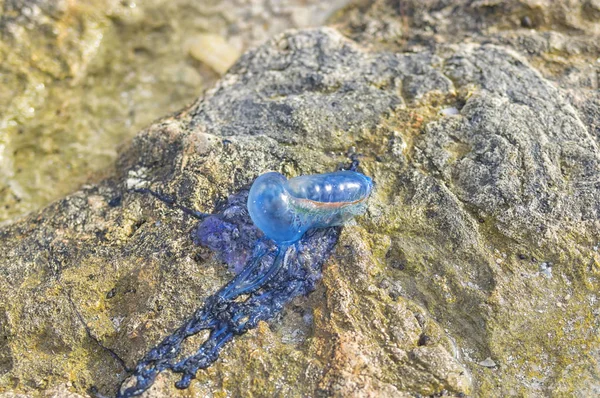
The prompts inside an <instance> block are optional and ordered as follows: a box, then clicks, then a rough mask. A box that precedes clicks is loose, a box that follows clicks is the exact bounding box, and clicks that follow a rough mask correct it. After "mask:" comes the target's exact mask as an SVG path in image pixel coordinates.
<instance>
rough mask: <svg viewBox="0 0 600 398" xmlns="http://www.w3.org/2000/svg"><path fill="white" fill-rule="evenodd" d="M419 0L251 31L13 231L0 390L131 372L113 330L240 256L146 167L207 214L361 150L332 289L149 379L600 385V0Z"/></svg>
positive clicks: (231, 384) (174, 313)
mask: <svg viewBox="0 0 600 398" xmlns="http://www.w3.org/2000/svg"><path fill="white" fill-rule="evenodd" d="M400 4H401V6H398V3H397V2H389V3H387V2H383V1H377V2H374V3H372V4H366V3H365V4H358V5H356V6H354V7H350V8H349V9H347V10H345V11H344V12H343V13H342V14H340V15H339V16H338V17H337V21H344V22H343V23H339V24H337V25H336V26H337V28H338V29H334V28H323V29H315V30H304V31H290V32H288V33H286V34H283V35H281V36H278V37H276V38H274V39H273V40H272V41H270V42H268V43H267V44H265V45H264V46H261V47H259V48H257V49H255V50H252V51H250V52H248V53H246V54H245V55H243V56H242V58H241V59H240V60H239V62H238V63H237V64H236V65H235V66H234V67H233V68H232V69H231V70H230V71H229V73H228V74H226V75H225V76H224V77H223V78H222V79H221V80H220V81H219V82H218V83H217V84H216V86H215V87H214V88H212V89H210V90H208V91H207V92H206V93H205V94H204V96H203V97H202V98H200V99H199V100H198V101H197V102H196V103H194V104H193V105H191V106H190V107H188V108H186V109H184V110H182V111H181V112H180V113H178V114H176V115H173V116H171V117H168V118H165V119H163V120H160V121H158V122H156V123H155V124H153V125H152V126H151V127H149V128H148V129H147V130H145V131H143V132H142V133H140V134H139V135H138V136H137V137H136V138H135V139H134V141H133V143H132V145H131V146H130V147H129V148H128V149H127V150H125V151H124V153H123V154H122V156H121V157H120V159H119V162H118V163H117V165H116V167H115V172H114V175H112V176H111V177H110V178H108V179H106V180H105V181H103V182H101V183H99V184H96V185H89V186H84V187H83V188H82V189H81V190H80V191H79V192H76V193H75V194H73V195H70V196H68V197H66V198H64V199H63V200H60V201H58V202H55V203H54V204H52V205H50V206H49V207H47V208H46V209H44V210H42V211H40V212H38V213H36V214H33V215H31V216H30V217H28V218H26V219H24V220H22V221H20V222H17V223H14V224H12V225H9V226H6V227H4V228H3V229H1V230H0V239H1V242H2V246H3V250H2V252H1V253H0V271H1V272H0V292H1V293H0V331H1V333H0V391H2V390H5V391H7V392H8V394H19V393H25V394H30V395H34V396H38V395H39V396H43V395H50V396H52V394H54V395H56V394H59V393H55V392H53V391H58V389H61V390H60V391H66V390H69V391H72V392H73V393H78V394H81V395H85V394H87V393H90V394H94V391H99V392H100V393H101V394H105V395H106V394H113V393H114V391H115V389H116V387H117V385H118V384H119V382H120V381H121V380H123V379H124V378H125V376H126V375H125V373H124V371H123V369H122V368H121V367H120V365H119V363H118V362H116V361H115V360H113V359H112V358H111V357H110V356H109V355H108V353H107V352H106V351H105V350H103V349H102V348H101V347H100V346H99V344H98V343H97V341H95V340H94V339H96V340H98V341H100V342H101V343H102V344H103V345H104V346H106V347H110V348H111V349H112V350H114V351H115V352H116V353H118V354H119V355H120V356H121V357H123V358H124V359H125V360H126V361H127V363H128V364H129V365H131V364H133V363H134V362H135V361H136V360H137V359H139V358H140V357H141V356H142V355H143V353H144V352H145V351H146V350H147V349H148V348H149V347H151V346H152V345H154V344H155V343H156V342H158V341H159V340H160V339H161V338H162V337H164V336H165V335H166V334H168V333H169V332H170V331H172V330H173V329H174V328H175V327H176V326H177V325H179V324H180V323H181V322H182V321H183V320H184V319H185V318H186V317H187V316H188V315H189V314H191V313H192V312H193V311H194V309H195V308H197V307H198V306H199V304H200V303H201V301H202V299H203V298H204V297H205V296H206V295H208V294H209V293H211V292H212V291H214V290H215V289H216V288H217V287H218V286H220V285H221V284H222V283H224V282H225V281H226V280H228V279H229V278H230V277H231V274H230V273H229V272H228V271H227V269H226V266H225V265H224V264H223V263H221V262H220V261H218V260H217V259H216V258H214V256H212V254H211V253H210V251H208V250H207V249H206V248H203V247H199V246H195V245H194V244H193V242H192V239H191V237H190V231H192V230H193V228H194V226H195V221H194V220H193V219H191V218H190V217H189V216H186V215H184V214H182V213H181V212H179V211H177V210H174V209H170V208H168V207H166V206H165V205H164V204H162V203H160V202H157V201H156V200H153V198H151V197H146V196H142V195H139V194H135V193H130V192H128V187H132V186H148V187H152V188H154V189H159V190H162V191H164V192H166V193H168V194H170V195H172V196H175V197H177V198H178V199H179V200H180V201H181V202H182V204H184V205H187V206H189V207H193V208H196V209H198V210H201V211H207V212H210V211H211V210H212V209H214V208H215V206H216V204H217V203H219V202H221V201H223V200H224V199H225V198H226V197H227V195H228V194H230V193H233V192H235V191H237V190H238V189H240V188H241V187H243V186H245V185H247V184H248V183H250V182H251V181H252V179H253V178H254V177H256V175H258V174H259V173H262V172H264V171H266V170H276V171H280V172H283V173H285V174H287V175H290V176H293V175H298V174H307V173H315V172H326V171H330V170H333V169H335V167H336V166H337V165H338V164H339V163H340V162H343V161H344V160H345V158H346V155H347V153H349V152H350V153H360V154H362V158H361V165H362V169H363V171H364V172H365V173H366V174H368V175H370V176H372V177H373V178H374V181H375V182H376V184H377V186H376V190H375V192H374V195H373V198H372V200H371V202H370V204H369V208H368V212H367V214H366V215H365V216H364V217H362V218H360V219H359V220H358V222H357V223H356V225H351V226H346V227H345V228H344V229H343V232H342V235H341V237H340V241H339V243H338V245H337V246H336V249H335V252H334V255H333V256H332V257H331V258H330V260H329V261H328V262H327V263H326V264H325V266H324V269H323V280H322V282H321V284H320V286H319V287H318V288H317V290H316V291H315V292H314V293H313V294H311V295H310V296H308V297H307V298H305V299H300V300H297V301H295V302H294V304H293V305H292V306H290V307H289V308H287V309H286V311H285V312H284V314H283V316H282V317H281V318H280V319H277V320H275V321H273V322H271V323H269V324H264V323H263V324H262V325H261V326H260V327H259V328H258V329H256V330H254V331H252V332H250V333H248V334H246V335H244V336H242V337H241V338H239V339H237V340H236V341H235V342H234V343H233V344H230V345H229V346H228V347H227V348H226V349H225V350H224V351H223V353H222V354H221V359H220V360H219V362H218V363H216V364H215V365H214V366H213V367H211V368H209V369H208V370H207V371H202V372H200V373H199V374H198V379H197V381H196V382H194V383H193V384H192V387H191V388H190V390H186V391H177V390H175V389H174V388H173V381H174V380H175V378H174V377H172V376H171V375H169V374H163V375H162V376H161V377H160V378H159V379H158V380H157V383H156V384H155V386H154V387H153V388H152V389H151V390H150V391H149V392H148V393H147V395H146V396H179V395H181V396H190V395H191V396H241V395H244V396H261V397H262V396H339V397H342V396H343V397H347V396H356V397H363V396H364V397H368V396H415V395H418V394H421V395H444V394H447V395H473V396H506V395H519V396H521V395H523V396H543V395H550V394H556V395H559V396H562V395H565V396H571V395H580V396H594V395H597V394H598V393H599V392H600V383H598V381H597V380H599V378H600V367H599V365H598V361H599V356H600V354H599V352H600V339H599V335H598V327H599V326H600V325H599V322H600V319H599V318H598V317H599V315H600V308H599V304H598V297H597V292H598V291H599V288H600V281H599V279H598V278H599V276H600V252H599V251H598V250H599V246H600V180H599V176H600V148H599V145H600V130H599V121H600V97H599V94H598V90H597V88H598V86H597V84H598V80H597V79H598V71H599V66H600V63H598V62H597V59H598V57H599V51H598V43H599V41H598V30H599V28H598V25H597V23H594V22H593V21H591V20H589V18H588V16H589V15H592V14H593V13H594V12H596V11H594V10H598V9H599V8H598V6H597V4H596V2H594V1H581V2H575V1H565V2H543V1H542V2H540V1H536V2H533V1H531V2H528V1H508V2H496V1H469V2H457V1H454V2H451V1H426V2H417V1H416V0H415V1H414V2H403V3H400ZM569 5H570V6H572V7H575V6H576V7H577V8H576V10H578V14H577V15H578V18H579V19H577V18H574V17H570V19H569V20H564V21H563V20H560V19H558V17H557V16H558V15H560V11H561V9H560V7H561V6H564V7H566V6H569ZM557 10H558V11H557ZM500 16H501V17H500ZM596 20H597V19H596ZM577 23H579V24H580V25H581V24H584V26H582V27H581V30H577V29H575V28H574V27H573V24H577ZM523 26H524V27H523ZM584 29H585V32H584ZM532 43H533V44H532ZM527 48H531V49H532V50H531V51H529V50H527ZM78 314H79V315H78ZM82 321H83V322H85V324H86V325H87V327H88V328H89V330H90V333H91V334H92V335H93V336H94V339H91V338H89V337H88V336H87V334H86V330H85V328H84V326H83V323H82ZM190 349H192V347H190ZM7 396H11V395H7Z"/></svg>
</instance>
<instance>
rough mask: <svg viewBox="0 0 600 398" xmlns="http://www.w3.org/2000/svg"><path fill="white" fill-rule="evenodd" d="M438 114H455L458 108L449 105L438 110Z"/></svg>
mask: <svg viewBox="0 0 600 398" xmlns="http://www.w3.org/2000/svg"><path fill="white" fill-rule="evenodd" d="M439 114H440V115H443V116H456V115H458V114H459V112H458V109H456V108H454V107H451V108H444V109H442V110H440V112H439Z"/></svg>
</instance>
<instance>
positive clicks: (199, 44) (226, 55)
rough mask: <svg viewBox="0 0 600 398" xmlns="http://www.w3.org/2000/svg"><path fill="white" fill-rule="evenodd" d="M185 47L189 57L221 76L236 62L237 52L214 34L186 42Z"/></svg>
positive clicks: (203, 35)
mask: <svg viewBox="0 0 600 398" xmlns="http://www.w3.org/2000/svg"><path fill="white" fill-rule="evenodd" d="M186 47H187V48H188V49H189V50H188V51H189V52H190V55H191V56H192V57H194V58H195V59H197V60H198V61H200V62H203V63H204V64H206V65H208V66H209V67H210V68H212V69H213V70H214V71H215V72H217V73H218V74H220V75H222V74H223V73H225V72H227V69H229V68H230V67H231V65H233V63H234V62H235V61H237V59H238V57H239V56H240V54H239V51H238V50H237V49H236V48H235V47H233V46H232V45H231V44H229V43H228V42H227V40H225V39H224V38H223V36H220V35H215V34H209V33H205V34H201V35H198V36H195V37H193V38H191V39H189V40H188V42H187V44H186Z"/></svg>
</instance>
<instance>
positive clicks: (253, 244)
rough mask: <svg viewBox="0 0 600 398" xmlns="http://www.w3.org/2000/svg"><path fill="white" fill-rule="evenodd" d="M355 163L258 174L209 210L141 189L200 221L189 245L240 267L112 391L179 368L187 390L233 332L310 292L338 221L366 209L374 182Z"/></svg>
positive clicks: (137, 388) (141, 385)
mask: <svg viewBox="0 0 600 398" xmlns="http://www.w3.org/2000/svg"><path fill="white" fill-rule="evenodd" d="M357 166H358V162H353V164H352V166H351V168H350V170H341V171H336V172H333V173H326V174H317V175H305V176H299V177H295V178H291V179H289V180H288V179H286V177H285V176H283V175H282V174H280V173H275V172H270V173H266V174H263V175H261V176H259V177H258V178H256V180H255V181H254V183H253V184H252V186H251V188H250V190H249V191H248V190H242V191H240V192H238V193H237V194H234V195H232V196H230V197H229V199H228V201H227V204H226V205H225V206H224V207H223V208H222V209H221V211H218V212H217V213H216V214H213V215H209V214H204V213H199V212H196V211H194V210H190V209H186V208H184V207H181V206H179V205H177V204H176V203H175V202H174V200H172V199H170V198H167V197H165V196H163V195H160V194H158V193H156V192H153V191H150V190H146V189H145V190H141V191H142V192H146V193H151V194H152V195H154V196H156V197H157V198H159V199H161V200H163V201H165V202H167V203H168V204H169V205H172V206H176V207H178V208H181V209H182V210H184V211H185V212H186V213H188V214H191V215H193V216H195V217H197V218H200V219H202V221H201V222H200V223H199V225H198V227H197V228H196V229H195V230H194V232H193V239H194V241H195V243H198V244H202V245H205V246H208V247H209V248H211V249H212V250H214V251H215V252H216V253H217V254H218V255H219V256H220V257H221V258H222V259H223V260H224V261H225V262H226V263H227V264H228V265H230V266H231V267H233V269H234V270H236V269H238V268H240V267H241V264H244V265H243V268H242V269H241V271H239V273H238V274H237V275H236V276H235V277H234V278H233V279H232V280H231V281H230V282H229V283H227V284H226V285H225V286H223V287H222V288H221V289H219V290H218V291H217V292H216V293H214V294H213V295H211V296H209V297H208V298H207V299H206V300H205V303H204V306H203V307H202V308H200V309H198V310H197V311H196V312H195V314H194V315H193V316H192V317H191V318H190V319H189V320H188V321H187V322H186V323H185V324H184V325H182V326H181V327H180V328H179V329H177V330H176V331H175V332H174V333H173V334H171V335H170V336H168V337H166V338H165V339H164V340H163V341H162V342H161V343H160V344H158V345H157V346H156V347H154V348H153V349H151V350H150V351H149V352H148V353H147V354H146V355H145V356H144V357H143V358H142V359H141V360H140V361H139V362H138V363H137V365H136V367H135V369H134V370H133V372H132V376H133V385H130V386H129V387H125V382H124V385H123V386H122V387H121V389H120V390H119V392H118V394H117V396H118V397H123V398H126V397H132V396H136V395H139V394H141V393H143V392H144V391H145V390H147V389H148V388H149V387H150V386H151V385H152V383H153V382H154V379H155V378H156V376H157V375H158V374H159V373H160V372H162V371H163V370H167V369H169V370H171V371H173V372H176V373H181V374H182V376H181V380H179V381H178V382H177V383H176V384H175V386H176V387H177V388H180V389H183V388H187V387H188V386H189V385H190V382H191V380H192V379H193V378H195V376H196V373H197V372H198V370H199V369H205V368H207V367H208V366H210V365H211V364H212V363H213V362H214V361H215V360H217V358H218V356H219V352H220V350H221V349H222V347H223V346H224V345H225V344H226V343H227V342H228V341H230V340H232V339H233V337H234V336H236V335H241V334H243V333H245V332H246V331H248V330H250V329H252V328H254V327H256V326H257V324H258V322H259V321H261V320H268V319H271V318H272V317H273V316H275V315H276V314H278V313H279V312H280V311H281V310H282V309H283V307H284V306H285V304H287V303H288V302H289V301H291V300H292V299H293V298H294V297H297V296H299V295H303V294H308V293H309V292H311V291H312V290H314V288H315V284H316V282H317V281H318V280H319V278H320V275H321V274H320V271H321V266H322V264H323V263H324V262H325V260H326V259H327V257H328V256H329V253H330V252H331V250H332V249H333V247H334V245H335V243H336V242H337V238H338V236H339V226H341V225H343V224H344V223H345V222H346V221H348V220H350V219H351V218H353V217H354V216H356V215H360V214H362V213H363V212H364V211H365V209H366V202H367V199H368V197H369V195H370V193H371V190H372V188H373V182H372V180H371V178H369V177H367V176H365V175H363V174H361V173H359V172H357V171H356V168H357ZM284 270H285V272H284ZM241 299H243V300H241ZM202 330H209V331H210V334H209V336H208V338H207V339H206V341H205V342H204V343H203V344H202V345H201V347H200V348H199V349H198V350H197V351H196V353H195V354H193V355H191V356H189V357H187V358H178V357H179V354H180V352H181V344H182V343H183V341H184V340H185V339H186V338H188V337H190V336H193V335H195V334H197V333H198V332H200V331H202ZM129 380H131V379H129ZM127 384H129V383H127Z"/></svg>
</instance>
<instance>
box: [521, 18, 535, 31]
mask: <svg viewBox="0 0 600 398" xmlns="http://www.w3.org/2000/svg"><path fill="white" fill-rule="evenodd" d="M521 26H522V27H524V28H529V29H531V28H533V21H531V18H529V17H528V16H527V15H526V16H524V17H523V18H521Z"/></svg>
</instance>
